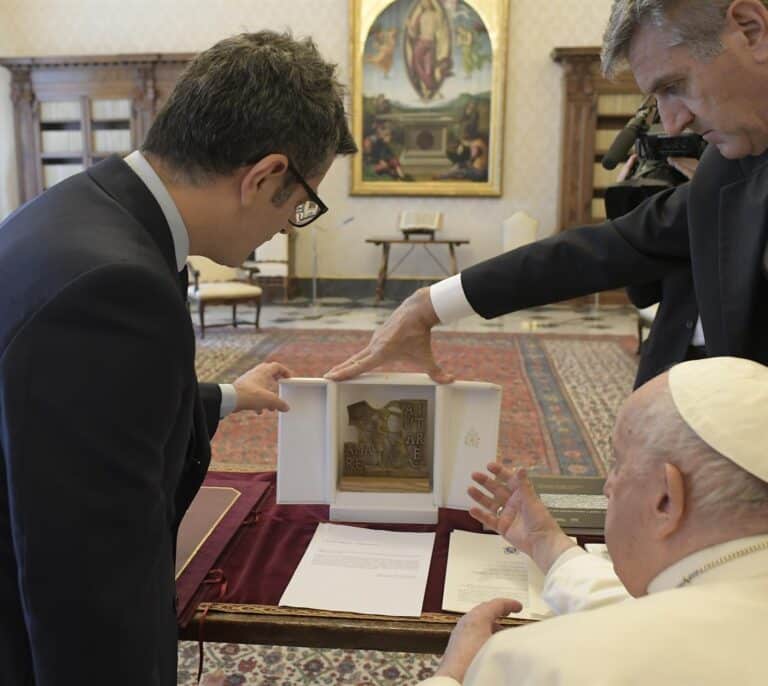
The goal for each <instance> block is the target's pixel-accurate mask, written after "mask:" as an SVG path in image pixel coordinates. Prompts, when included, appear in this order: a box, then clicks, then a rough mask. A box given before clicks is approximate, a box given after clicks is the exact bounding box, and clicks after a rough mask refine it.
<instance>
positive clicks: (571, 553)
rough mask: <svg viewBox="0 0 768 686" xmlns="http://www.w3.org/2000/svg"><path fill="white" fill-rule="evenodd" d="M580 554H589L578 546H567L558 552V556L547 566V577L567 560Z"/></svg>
mask: <svg viewBox="0 0 768 686" xmlns="http://www.w3.org/2000/svg"><path fill="white" fill-rule="evenodd" d="M581 555H589V553H588V552H587V551H586V550H584V548H581V547H579V546H574V547H573V548H568V550H566V551H564V552H562V553H560V557H558V558H557V559H556V560H555V561H554V562H553V563H552V566H551V567H550V568H549V571H548V572H547V578H549V577H551V576H552V575H553V574H554V573H555V572H556V571H557V570H558V569H559V568H560V567H562V566H563V565H564V564H565V563H566V562H568V560H572V559H573V558H574V557H580V556H581Z"/></svg>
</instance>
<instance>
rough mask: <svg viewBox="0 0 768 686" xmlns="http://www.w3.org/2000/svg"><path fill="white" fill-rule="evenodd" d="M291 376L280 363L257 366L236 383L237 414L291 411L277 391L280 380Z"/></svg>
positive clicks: (289, 371) (288, 370) (291, 373)
mask: <svg viewBox="0 0 768 686" xmlns="http://www.w3.org/2000/svg"><path fill="white" fill-rule="evenodd" d="M291 376H293V372H291V370H290V369H288V367H285V366H283V365H282V364H280V363H279V362H265V363H263V364H259V365H256V366H255V367H254V368H253V369H251V370H249V371H247V372H246V373H245V374H243V375H242V376H241V377H239V378H238V379H237V380H236V381H235V383H234V386H235V390H236V391H237V406H236V407H235V412H239V411H240V410H253V411H255V412H256V413H257V414H261V413H262V412H263V411H264V410H279V411H280V412H287V411H288V410H289V409H290V408H289V407H288V403H287V402H285V400H283V399H282V398H280V397H279V396H278V395H277V393H275V391H276V390H277V382H278V381H279V380H280V379H287V378H289V377H291Z"/></svg>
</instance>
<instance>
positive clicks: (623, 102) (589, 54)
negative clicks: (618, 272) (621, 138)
mask: <svg viewBox="0 0 768 686" xmlns="http://www.w3.org/2000/svg"><path fill="white" fill-rule="evenodd" d="M552 59H553V60H554V61H555V62H557V63H559V64H560V65H562V67H563V94H564V97H563V141H562V151H563V153H562V168H561V175H560V198H559V213H558V219H559V226H558V230H559V231H564V230H566V229H569V228H571V227H574V226H584V225H586V224H594V223H598V222H601V221H603V220H604V219H605V203H604V198H605V189H606V188H607V187H608V186H609V185H611V184H612V183H614V182H615V179H616V175H617V173H618V169H615V170H613V171H608V170H606V169H603V167H602V165H601V161H602V159H603V155H604V154H605V153H606V152H607V151H608V148H609V147H610V145H611V143H612V142H613V139H614V138H615V137H616V134H618V133H619V131H620V130H621V129H622V128H623V127H624V125H625V124H626V123H627V121H628V120H629V119H630V117H631V116H632V115H633V114H634V113H635V110H636V109H637V108H638V107H639V105H640V103H641V102H642V100H643V96H642V94H641V93H640V90H639V89H638V87H637V84H636V83H635V80H634V78H633V76H632V74H631V73H629V72H626V73H624V74H622V75H621V76H619V77H618V78H617V79H616V80H615V81H609V80H607V79H605V78H603V76H602V74H601V73H600V48H597V47H594V48H592V47H589V48H555V50H554V51H553V52H552ZM604 295H605V297H604V299H603V302H609V303H622V304H623V303H626V302H628V300H627V298H626V296H625V295H624V292H623V291H611V292H609V293H606V294H604Z"/></svg>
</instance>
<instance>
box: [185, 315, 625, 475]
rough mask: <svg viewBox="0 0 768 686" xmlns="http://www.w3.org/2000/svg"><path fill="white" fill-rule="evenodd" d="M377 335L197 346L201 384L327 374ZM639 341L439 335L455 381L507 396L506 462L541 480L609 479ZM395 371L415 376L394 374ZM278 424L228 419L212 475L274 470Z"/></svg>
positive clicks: (279, 333) (229, 339) (220, 337)
mask: <svg viewBox="0 0 768 686" xmlns="http://www.w3.org/2000/svg"><path fill="white" fill-rule="evenodd" d="M369 338H370V332H368V331H342V330H317V331H313V330H286V329H273V330H264V331H262V332H259V333H254V332H253V331H246V330H240V331H236V330H230V331H226V330H224V331H217V332H211V333H206V337H205V339H204V340H202V341H198V349H197V370H198V375H199V377H200V379H201V380H204V381H215V382H222V383H226V382H231V381H233V380H234V379H235V378H237V377H238V376H239V375H240V374H242V373H243V372H245V371H247V370H248V369H250V368H251V367H252V366H253V365H255V364H258V363H259V362H263V361H267V360H277V361H279V362H282V363H283V364H285V365H287V366H288V367H290V368H291V369H292V370H293V371H294V372H295V374H296V375H298V376H322V375H323V373H324V372H326V371H327V370H328V369H330V368H331V367H332V366H334V365H335V364H336V363H338V362H341V361H342V360H344V359H346V358H347V357H349V356H350V355H352V354H353V353H355V352H357V351H358V350H360V348H362V347H363V346H364V345H365V344H366V342H367V341H368V339H369ZM634 345H635V342H634V338H632V337H624V336H599V335H598V336H591V335H590V336H566V335H550V334H505V333H451V332H445V333H443V332H437V333H435V334H434V347H435V351H436V355H437V357H438V359H439V360H440V361H441V363H442V364H443V365H444V367H445V368H446V369H447V370H448V371H449V372H451V373H452V374H454V375H455V376H456V378H459V379H465V380H479V381H491V382H493V383H497V384H499V385H500V386H501V387H502V389H503V392H502V407H501V421H500V430H499V448H498V456H499V458H500V459H502V460H504V461H505V462H508V463H509V464H513V465H521V466H525V467H527V468H528V469H529V470H530V471H531V472H532V473H540V474H566V475H574V476H601V475H604V474H605V472H606V465H607V463H608V462H609V460H610V436H611V428H612V426H613V422H614V418H615V415H616V412H617V410H618V407H619V406H620V404H621V402H622V401H623V400H624V398H626V397H627V396H628V395H629V393H630V392H631V389H632V382H633V379H634V376H635V371H636V369H637V361H636V357H635V355H634ZM385 369H387V370H389V371H412V369H410V368H409V367H407V366H406V365H404V364H392V365H389V366H388V367H386V368H385ZM276 444H277V417H276V416H275V415H274V414H272V413H265V414H263V415H261V416H259V415H256V414H255V413H252V412H245V413H238V414H236V415H232V416H230V417H227V418H225V419H224V420H223V421H222V422H221V424H220V426H219V429H218V431H217V433H216V436H215V438H214V441H213V461H214V464H213V468H214V469H218V470H221V469H228V468H229V469H236V470H238V471H244V470H254V471H263V470H272V469H274V468H275V463H276V455H277V445H276Z"/></svg>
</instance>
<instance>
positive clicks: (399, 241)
mask: <svg viewBox="0 0 768 686" xmlns="http://www.w3.org/2000/svg"><path fill="white" fill-rule="evenodd" d="M365 242H366V243H373V244H374V245H380V246H381V266H380V267H379V280H378V284H377V285H376V302H377V303H379V302H381V299H382V298H383V297H384V288H385V287H386V285H387V277H388V276H389V275H390V274H392V273H393V272H394V271H395V270H396V269H397V268H398V267H399V266H400V265H401V264H402V263H403V261H404V260H405V258H406V257H408V255H410V254H411V253H412V252H413V251H414V250H415V249H416V248H417V247H422V248H424V250H426V251H427V252H428V253H429V256H430V257H431V258H432V259H433V260H434V262H435V264H437V266H438V267H440V269H441V270H442V271H443V272H444V273H445V274H446V275H448V276H451V275H453V274H458V273H459V267H458V264H457V262H456V246H457V245H466V244H468V243H469V239H468V238H440V239H420V238H400V237H391V236H387V237H383V236H376V237H373V238H366V239H365ZM392 245H407V246H409V248H410V249H409V250H408V251H407V252H406V253H405V255H403V256H402V257H401V258H400V260H399V261H398V262H397V264H395V266H394V267H392V269H391V270H390V269H389V252H390V248H391V247H392ZM434 245H447V246H448V254H449V256H450V259H451V269H450V271H449V270H448V269H446V268H445V266H444V265H443V263H442V262H441V261H440V260H439V259H437V257H436V256H435V254H434V253H433V252H432V251H431V250H430V247H432V246H434Z"/></svg>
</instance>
